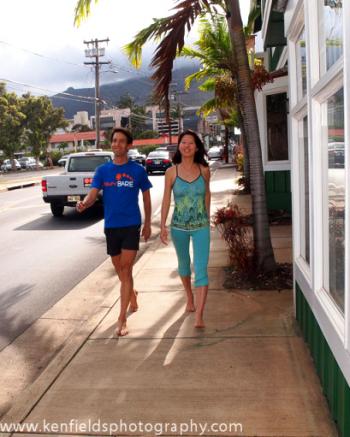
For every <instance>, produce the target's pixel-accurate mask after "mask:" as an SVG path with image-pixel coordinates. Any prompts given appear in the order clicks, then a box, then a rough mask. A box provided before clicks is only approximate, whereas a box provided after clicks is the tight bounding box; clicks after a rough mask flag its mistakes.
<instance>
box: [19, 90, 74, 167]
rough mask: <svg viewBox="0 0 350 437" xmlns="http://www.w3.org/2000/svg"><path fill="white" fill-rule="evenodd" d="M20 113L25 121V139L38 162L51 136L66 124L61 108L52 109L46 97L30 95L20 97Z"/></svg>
mask: <svg viewBox="0 0 350 437" xmlns="http://www.w3.org/2000/svg"><path fill="white" fill-rule="evenodd" d="M22 111H23V113H24V114H25V116H26V119H25V124H24V127H25V132H24V135H25V138H26V142H27V144H28V145H29V146H30V147H31V149H32V152H33V155H34V156H35V158H36V159H37V160H39V157H40V154H41V153H44V154H45V153H46V148H47V145H48V143H49V140H50V137H51V135H52V134H53V133H54V132H55V130H56V129H58V128H65V127H67V126H68V122H67V121H66V120H65V118H64V111H63V109H62V108H54V107H53V105H52V102H51V100H50V99H49V98H48V97H47V96H40V97H36V96H32V95H31V94H30V93H27V94H24V95H23V97H22Z"/></svg>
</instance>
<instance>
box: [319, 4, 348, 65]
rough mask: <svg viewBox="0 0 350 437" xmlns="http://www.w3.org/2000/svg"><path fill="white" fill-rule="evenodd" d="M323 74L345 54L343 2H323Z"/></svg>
mask: <svg viewBox="0 0 350 437" xmlns="http://www.w3.org/2000/svg"><path fill="white" fill-rule="evenodd" d="M321 3H322V9H323V10H322V11H321V14H323V26H322V29H321V35H322V41H321V48H322V50H321V73H323V72H325V71H326V70H328V69H329V68H330V67H331V66H332V65H333V64H334V63H335V62H336V60H337V59H339V58H340V56H341V55H342V53H343V23H342V22H343V1H342V0H322V2H321Z"/></svg>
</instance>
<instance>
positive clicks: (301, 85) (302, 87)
mask: <svg viewBox="0 0 350 437" xmlns="http://www.w3.org/2000/svg"><path fill="white" fill-rule="evenodd" d="M297 65H298V73H297V74H298V97H299V98H300V99H302V98H303V97H304V96H305V95H306V43H305V29H304V30H303V32H302V33H301V34H300V36H299V38H298V41H297Z"/></svg>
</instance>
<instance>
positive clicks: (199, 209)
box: [171, 166, 209, 231]
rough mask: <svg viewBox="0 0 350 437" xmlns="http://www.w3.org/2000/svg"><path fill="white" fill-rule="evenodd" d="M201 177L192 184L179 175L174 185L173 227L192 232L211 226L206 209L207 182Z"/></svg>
mask: <svg viewBox="0 0 350 437" xmlns="http://www.w3.org/2000/svg"><path fill="white" fill-rule="evenodd" d="M199 170H200V175H199V176H198V178H197V179H195V180H194V181H192V182H188V181H185V180H184V179H182V178H181V177H180V176H179V175H178V171H177V166H176V179H175V182H174V185H173V193H174V200H175V209H174V213H173V217H172V220H171V226H172V227H173V228H177V229H183V230H187V231H191V230H194V229H199V228H203V227H205V226H208V225H209V219H208V214H207V209H206V207H205V192H206V187H205V180H204V178H203V176H202V172H201V169H200V167H199Z"/></svg>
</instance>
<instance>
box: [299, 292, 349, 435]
mask: <svg viewBox="0 0 350 437" xmlns="http://www.w3.org/2000/svg"><path fill="white" fill-rule="evenodd" d="M296 318H297V321H298V322H299V325H300V328H301V331H302V333H303V336H304V338H305V341H306V343H307V344H308V346H309V348H310V352H311V355H312V357H313V359H314V363H315V366H316V369H317V373H318V375H319V377H320V380H321V384H322V387H323V392H324V395H325V396H326V398H327V401H328V404H329V408H330V411H331V414H332V417H333V419H334V421H335V423H336V425H337V427H338V431H339V433H340V435H341V437H349V436H350V387H349V385H348V384H347V382H346V380H345V378H344V376H343V374H342V372H341V370H340V368H339V366H338V363H337V362H336V360H335V358H334V356H333V354H332V351H331V349H330V347H329V346H328V343H327V341H326V339H325V338H324V336H323V334H322V331H321V329H320V327H319V325H318V323H317V320H316V319H315V316H314V314H313V312H312V310H311V308H310V306H309V304H308V303H307V300H306V299H305V297H304V295H303V292H302V290H301V288H300V287H299V285H298V284H296Z"/></svg>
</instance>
